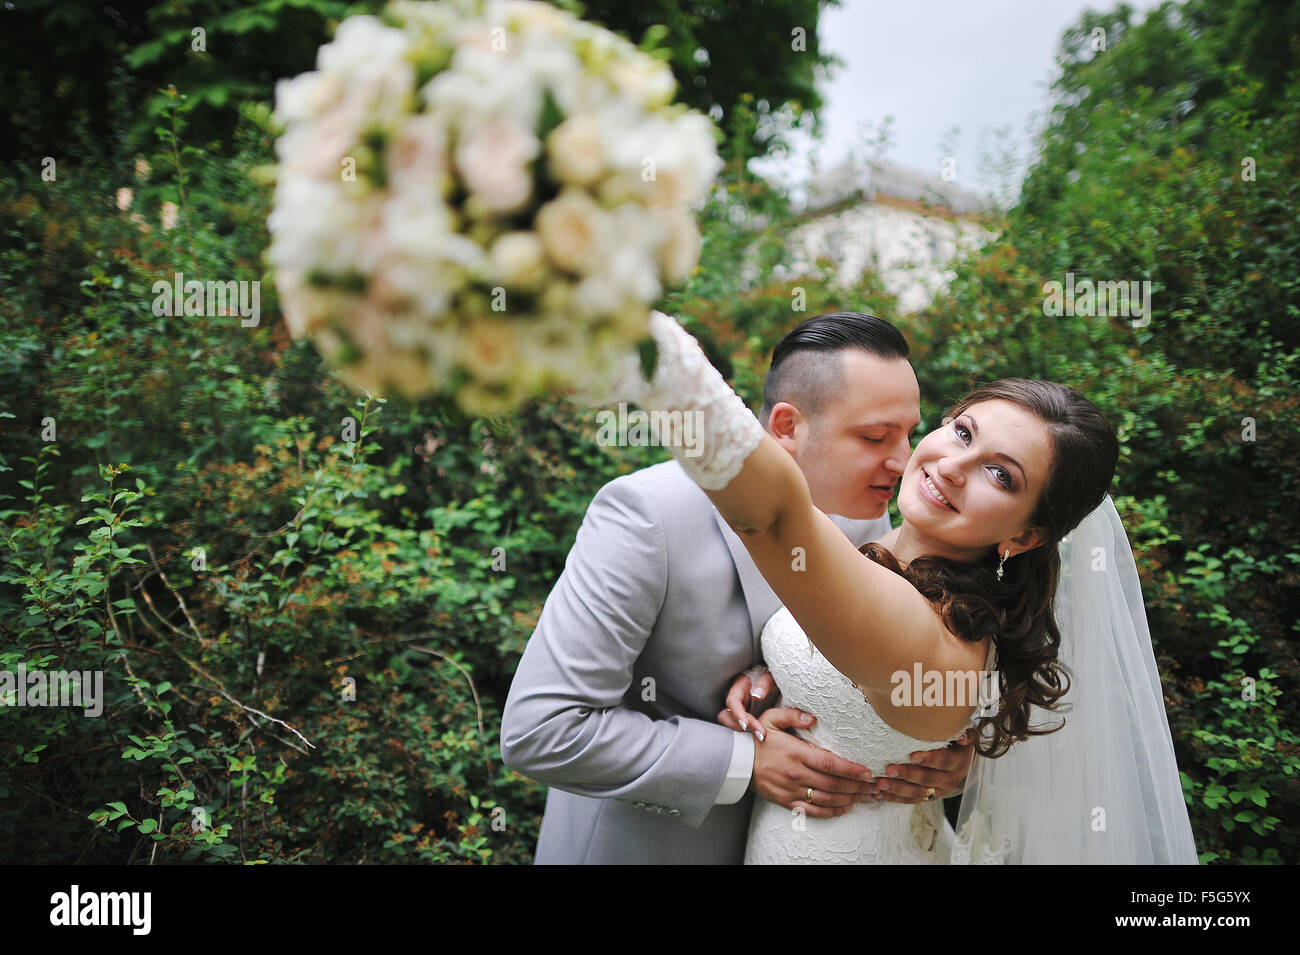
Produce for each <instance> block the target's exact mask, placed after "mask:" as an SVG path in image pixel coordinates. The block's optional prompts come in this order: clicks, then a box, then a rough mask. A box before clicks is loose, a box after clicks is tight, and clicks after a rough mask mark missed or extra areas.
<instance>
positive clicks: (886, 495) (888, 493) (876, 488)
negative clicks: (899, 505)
mask: <svg viewBox="0 0 1300 955" xmlns="http://www.w3.org/2000/svg"><path fill="white" fill-rule="evenodd" d="M867 487H868V489H869V490H870V491H871V493H872V494H874V495H876V496H877V497H878V498H880V499H881V500H882V501H888V500H889V499H890V498H891V497H893V496H894V486H893V485H892V484H891V485H889V486H888V487H885V486H884V485H881V484H869V485H867Z"/></svg>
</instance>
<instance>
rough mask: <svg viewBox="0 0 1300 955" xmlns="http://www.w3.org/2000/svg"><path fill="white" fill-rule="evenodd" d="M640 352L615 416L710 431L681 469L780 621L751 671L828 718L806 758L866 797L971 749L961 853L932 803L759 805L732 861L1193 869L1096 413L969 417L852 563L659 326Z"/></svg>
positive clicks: (797, 482)
mask: <svg viewBox="0 0 1300 955" xmlns="http://www.w3.org/2000/svg"><path fill="white" fill-rule="evenodd" d="M651 330H652V333H653V335H654V338H655V343H656V346H657V355H658V357H657V364H656V369H655V373H654V377H653V381H652V382H647V381H646V380H645V379H644V377H643V376H642V375H641V373H640V371H639V365H638V364H637V362H636V361H635V359H633V358H631V357H629V359H628V364H627V366H626V367H625V368H624V369H622V370H621V374H620V376H619V381H618V384H617V385H616V391H617V395H616V396H613V397H622V398H628V399H631V400H635V401H637V402H638V403H640V404H641V405H642V406H643V407H646V408H647V409H651V410H660V409H662V410H665V411H681V412H683V413H689V414H693V415H695V420H696V421H697V423H698V424H699V425H702V431H703V434H704V438H705V440H704V442H703V449H702V452H703V453H700V450H701V449H700V448H699V447H698V446H696V447H692V449H691V450H692V452H693V453H692V454H691V455H687V454H684V453H682V451H681V449H680V448H674V455H675V456H676V457H677V459H678V460H679V462H680V463H681V464H682V466H683V468H684V469H685V470H686V472H687V473H688V474H689V475H690V476H691V477H692V479H693V480H695V481H696V482H697V483H698V484H699V485H700V486H701V488H703V489H704V490H705V492H706V493H707V494H708V496H709V497H710V499H711V500H712V501H713V503H714V504H715V506H716V507H717V508H718V511H719V512H720V513H721V514H722V516H723V518H724V519H725V520H726V521H727V523H728V524H729V525H730V526H731V527H732V528H733V529H734V530H735V531H736V533H737V534H738V535H739V536H740V538H741V540H742V541H743V542H744V544H745V547H746V548H747V549H748V551H749V553H750V555H751V556H752V557H753V559H754V562H755V564H756V565H757V566H758V568H759V569H760V570H761V571H762V573H763V576H764V577H765V578H766V579H767V581H768V583H769V584H770V585H771V586H772V588H773V590H775V591H776V593H777V594H778V595H779V596H780V597H781V598H782V600H783V601H784V604H785V606H784V607H783V609H782V610H780V611H778V612H777V613H776V614H775V615H774V616H773V617H772V618H771V619H770V620H769V621H768V623H767V624H766V626H765V627H764V630H763V634H762V644H763V653H764V658H765V659H766V660H767V662H768V665H769V667H770V668H771V669H772V671H773V675H774V676H775V678H776V682H777V685H778V686H780V687H781V690H782V693H783V696H784V699H785V702H786V704H787V705H790V706H797V707H800V708H803V709H807V710H810V711H812V712H815V713H817V714H818V715H819V721H818V727H817V729H816V730H815V731H814V732H813V734H812V735H811V736H810V738H811V739H812V741H813V742H816V743H818V744H819V745H822V746H825V747H826V748H828V749H832V750H834V751H835V752H837V753H839V754H840V755H842V756H844V757H846V758H848V759H852V760H856V761H858V762H861V763H863V764H865V765H867V766H868V767H869V768H870V769H872V771H873V773H875V774H877V775H881V774H883V770H884V767H885V765H886V764H888V763H896V762H906V761H907V758H908V754H909V753H911V752H913V751H915V750H918V749H932V748H934V746H935V744H936V743H945V742H948V741H951V740H953V739H955V738H957V737H958V736H960V735H961V734H962V733H963V732H965V731H966V730H967V729H973V731H974V732H975V734H976V738H977V744H976V752H977V753H978V754H979V755H978V756H977V757H976V760H975V764H974V765H973V767H972V770H971V773H970V775H969V777H968V781H967V786H966V790H965V794H964V796H963V801H962V807H961V811H960V814H959V819H958V828H957V831H956V833H955V835H954V833H953V832H952V831H951V829H950V828H949V827H948V826H947V824H946V822H945V821H944V819H943V817H942V814H941V813H940V812H939V807H938V804H936V803H929V804H922V805H921V806H917V807H913V806H911V805H907V804H902V803H891V802H867V803H861V804H859V805H858V806H856V807H855V808H854V809H853V810H852V811H850V812H848V813H845V814H844V815H841V816H837V817H834V818H830V819H815V818H805V817H804V816H803V814H802V812H801V811H800V810H799V809H797V808H796V809H794V810H790V809H786V808H783V807H781V806H778V805H776V804H773V803H768V802H766V801H764V800H759V801H757V805H756V808H755V811H754V815H753V817H752V820H751V826H750V833H749V841H748V845H747V850H746V862H747V863H763V862H863V863H945V862H949V861H954V862H1022V863H1023V862H1071V863H1079V862H1134V863H1141V862H1146V863H1150V862H1178V863H1195V862H1196V854H1195V848H1194V845H1193V842H1192V836H1191V828H1190V824H1189V822H1188V817H1187V810H1186V806H1185V804H1184V801H1183V796H1182V792H1181V787H1180V784H1179V780H1178V774H1177V767H1176V764H1175V762H1174V757H1173V750H1172V743H1171V741H1170V734H1169V727H1168V722H1167V718H1166V716H1165V712H1164V706H1163V698H1162V695H1161V691H1160V682H1159V676H1158V673H1157V672H1156V668H1155V661H1154V657H1153V654H1152V652H1151V645H1150V636H1149V633H1148V632H1147V630H1146V619H1145V612H1144V610H1143V607H1142V602H1141V591H1140V588H1139V587H1138V585H1137V573H1136V568H1135V566H1134V563H1133V559H1132V555H1131V552H1130V551H1129V549H1128V545H1127V538H1126V537H1125V536H1124V532H1123V526H1122V524H1120V522H1119V519H1118V515H1117V514H1116V513H1115V510H1114V506H1113V504H1111V503H1110V499H1109V497H1107V489H1108V488H1109V486H1110V483H1111V480H1112V477H1113V475H1114V470H1115V466H1116V463H1117V459H1118V450H1119V449H1118V442H1117V439H1116V436H1115V433H1114V431H1113V429H1112V428H1111V426H1110V425H1109V423H1108V422H1107V421H1106V419H1105V417H1104V416H1103V415H1102V413H1101V412H1100V411H1099V410H1098V409H1097V408H1096V407H1095V406H1094V405H1093V404H1092V403H1091V402H1089V401H1088V400H1087V399H1085V398H1084V397H1082V396H1081V395H1079V394H1078V393H1077V392H1075V391H1073V390H1072V389H1069V388H1066V387H1064V386H1061V385H1056V384H1053V383H1050V382H1043V381H1027V380H1021V379H1012V380H1004V381H1000V382H995V383H994V384H992V385H990V386H988V387H985V388H982V389H979V390H977V391H974V392H972V393H971V394H969V395H967V396H966V397H965V398H963V399H962V400H961V401H959V402H958V403H957V404H956V405H955V406H954V407H953V408H952V410H951V411H950V413H949V416H948V418H946V419H945V424H944V425H942V426H941V427H940V428H938V429H936V430H935V431H933V432H931V433H930V434H929V435H927V436H926V437H925V438H924V439H923V440H922V441H921V442H920V443H919V444H918V446H917V448H916V450H915V451H914V453H913V454H912V457H911V460H910V462H909V463H908V465H907V469H906V471H905V473H904V475H903V478H902V481H901V484H900V491H899V501H898V506H899V510H900V512H901V513H902V515H903V519H904V520H903V523H902V524H901V525H900V526H899V527H898V528H896V529H895V530H894V531H892V532H891V533H890V534H889V535H887V536H886V537H885V538H883V539H882V540H880V541H878V542H876V543H873V544H868V545H866V546H865V547H864V548H863V552H859V551H858V550H857V549H855V548H854V546H853V545H852V544H851V543H850V542H849V541H848V540H847V539H846V538H845V537H844V535H843V534H842V533H841V532H840V531H839V530H838V528H837V527H836V526H835V525H834V524H833V523H832V522H831V521H830V519H829V518H827V517H826V515H824V514H823V513H821V512H820V511H819V510H817V508H816V507H814V506H813V504H812V500H811V497H810V495H809V491H808V486H807V483H806V481H805V479H804V477H803V474H802V472H801V471H800V470H799V468H798V466H797V465H796V464H795V463H794V461H793V460H792V459H791V457H790V456H789V454H788V453H787V452H786V451H784V450H783V449H782V448H781V446H780V445H779V444H777V443H776V441H775V440H774V439H773V438H771V437H770V436H768V435H766V434H765V432H764V431H763V430H762V428H761V426H760V425H759V423H758V421H757V420H756V419H755V417H754V416H753V414H752V413H751V412H750V411H749V409H748V408H746V407H745V405H744V403H743V402H742V401H741V400H740V398H739V397H738V396H736V395H735V393H734V392H732V391H731V389H730V388H729V386H727V384H726V382H725V381H724V380H723V379H722V377H721V376H720V375H719V374H718V373H717V372H716V371H715V370H714V369H713V367H712V366H711V365H710V364H709V363H708V361H707V360H706V359H705V357H704V355H703V353H702V352H701V351H700V350H699V347H698V345H697V344H696V342H695V340H694V339H693V338H691V336H690V335H688V334H687V333H686V332H685V331H684V330H682V329H681V327H680V326H679V325H677V324H676V323H675V322H674V321H673V320H672V319H670V318H669V317H668V316H666V315H663V314H662V313H659V312H655V313H654V314H653V317H652V321H651ZM611 400H613V398H612V397H611ZM1072 531H1074V532H1075V533H1074V534H1073V535H1071V532H1072ZM1067 535H1071V538H1070V539H1068V540H1067ZM990 675H992V676H994V679H993V680H992V681H990V680H989V679H988V677H989V676H990ZM990 685H991V686H993V687H994V688H995V692H994V693H992V694H989V693H987V692H983V689H984V688H986V687H988V686H990ZM977 687H978V688H980V690H979V691H978V695H977V691H976V690H975V688H977ZM990 696H992V697H994V698H992V699H990ZM759 745H761V744H759ZM816 796H817V794H816V792H815V791H813V790H810V791H809V792H808V793H807V801H808V802H810V803H815V801H816Z"/></svg>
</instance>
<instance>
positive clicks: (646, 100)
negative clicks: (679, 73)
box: [608, 52, 677, 109]
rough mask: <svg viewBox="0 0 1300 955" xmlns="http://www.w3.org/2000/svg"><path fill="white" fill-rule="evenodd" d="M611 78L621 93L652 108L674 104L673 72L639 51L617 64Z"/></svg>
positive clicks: (613, 66)
mask: <svg viewBox="0 0 1300 955" xmlns="http://www.w3.org/2000/svg"><path fill="white" fill-rule="evenodd" d="M608 75H609V78H610V80H611V81H613V83H614V84H615V85H616V86H617V87H618V89H619V91H620V92H622V93H624V94H625V95H627V96H630V97H631V98H632V99H633V100H634V101H635V102H637V103H640V104H642V105H644V106H647V107H649V108H651V109H654V108H656V107H659V106H665V105H667V104H668V103H670V102H672V98H673V93H675V92H676V90H677V80H675V79H674V78H673V71H672V70H671V69H669V68H668V66H667V65H665V64H664V63H661V62H660V61H659V60H656V59H654V58H653V57H651V56H648V55H646V54H644V53H640V52H638V53H634V54H632V55H631V56H627V57H625V58H623V59H620V60H617V61H616V62H614V63H613V64H612V65H611V66H610V68H609V74H608Z"/></svg>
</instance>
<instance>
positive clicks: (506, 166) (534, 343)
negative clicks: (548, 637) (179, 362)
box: [268, 0, 721, 413]
mask: <svg viewBox="0 0 1300 955" xmlns="http://www.w3.org/2000/svg"><path fill="white" fill-rule="evenodd" d="M317 66H318V69H317V70H316V71H314V72H311V73H305V74H303V75H301V76H298V77H295V78H294V79H291V80H282V81H280V83H279V84H278V86H277V88H276V117H277V119H278V120H279V121H280V122H281V123H282V124H283V125H284V128H285V131H284V133H283V135H282V136H281V137H280V139H279V141H278V143H277V147H276V148H277V153H278V155H279V159H280V162H279V168H278V179H277V185H276V193H275V206H274V209H273V211H272V213H271V216H270V220H269V223H268V224H269V227H270V231H271V235H272V243H271V249H270V258H271V262H272V265H273V266H274V268H275V274H276V285H277V288H278V290H279V293H280V299H281V303H282V307H283V311H284V315H285V319H286V322H287V323H288V327H289V331H290V334H291V335H292V336H293V337H294V338H301V337H303V336H310V337H311V338H312V340H313V341H314V342H315V343H316V345H317V347H318V348H319V349H320V351H321V353H322V354H323V355H324V356H325V358H326V360H327V361H328V362H329V363H330V364H331V365H332V366H333V367H334V368H335V369H336V370H337V373H338V374H339V376H340V377H341V378H342V379H343V380H344V381H345V382H347V383H348V384H349V385H351V386H352V387H354V388H358V389H359V388H366V389H370V390H372V391H378V392H386V391H396V392H398V393H401V394H403V395H406V396H409V397H415V396H420V395H425V394H430V393H435V392H441V393H444V394H450V395H453V396H454V397H455V398H456V400H457V401H458V403H459V404H460V405H461V406H462V407H464V408H465V409H466V410H469V411H472V412H478V413H487V412H496V411H503V410H508V409H510V408H512V407H514V406H515V405H516V404H517V403H518V402H519V401H520V400H522V399H523V398H524V397H526V396H528V395H530V394H535V393H538V392H541V391H545V390H547V389H551V388H568V387H574V386H583V387H586V386H591V385H593V384H595V385H596V386H597V387H599V383H600V382H601V381H602V380H603V376H604V375H605V373H606V371H607V370H608V369H610V368H611V367H612V366H614V365H616V364H617V363H618V361H619V360H624V361H625V360H626V356H627V355H628V353H629V351H633V352H634V351H635V349H636V346H637V345H638V344H640V343H642V342H644V341H645V340H646V339H648V337H649V335H648V327H649V326H648V322H649V313H650V308H651V306H652V304H653V303H654V302H655V301H657V300H658V299H659V297H660V296H661V295H662V293H663V289H664V286H665V285H673V284H679V283H681V282H683V281H684V280H685V278H686V277H687V276H688V275H689V274H690V272H691V271H692V270H693V269H694V267H695V265H696V263H697V261H698V258H699V251H700V235H699V231H698V229H697V227H696V224H695V220H694V217H693V215H692V214H691V208H692V206H693V205H694V204H695V203H697V202H699V201H700V200H701V199H702V198H703V197H704V196H705V194H706V193H707V191H708V189H709V187H710V185H711V183H712V181H713V178H714V176H715V175H717V172H718V170H719V168H720V166H721V161H720V160H719V158H718V156H717V152H716V144H715V134H714V130H713V126H712V124H711V123H710V122H709V120H708V119H707V118H706V117H704V116H702V115H700V114H699V113H695V112H692V111H689V110H687V109H686V108H685V107H683V106H679V105H671V104H670V101H671V99H672V96H673V93H674V91H675V89H676V83H675V81H674V79H673V76H672V73H671V71H670V70H669V68H668V66H667V65H665V64H664V63H663V62H661V61H660V60H658V59H655V58H654V57H652V56H650V55H649V54H646V53H643V52H641V51H639V50H637V49H636V48H635V47H633V46H632V45H631V44H630V43H629V42H628V41H626V40H624V39H622V38H620V37H618V36H616V35H615V34H613V33H610V32H609V31H607V30H604V29H603V28H600V27H598V26H595V25H592V24H589V23H586V22H584V21H582V20H580V19H578V18H576V17H574V16H572V15H570V14H568V13H565V12H563V11H561V10H559V9H557V8H555V7H552V6H550V5H548V4H545V3H540V2H528V0H486V2H483V0H478V2H476V0H439V2H396V3H393V4H391V5H390V6H389V7H388V8H387V9H386V10H385V12H384V14H383V16H382V17H381V18H376V17H371V16H355V17H350V18H348V19H346V20H344V21H343V22H342V23H341V24H340V25H339V28H338V31H337V33H336V34H335V37H334V40H333V42H331V43H328V44H326V45H324V46H322V47H321V49H320V51H319V55H318V59H317Z"/></svg>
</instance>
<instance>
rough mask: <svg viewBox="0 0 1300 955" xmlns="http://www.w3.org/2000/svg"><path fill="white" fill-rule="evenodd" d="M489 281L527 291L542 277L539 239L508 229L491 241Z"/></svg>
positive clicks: (543, 255)
mask: <svg viewBox="0 0 1300 955" xmlns="http://www.w3.org/2000/svg"><path fill="white" fill-rule="evenodd" d="M490 263H491V264H490V273H491V277H492V281H494V282H500V283H501V284H502V285H504V286H505V287H506V288H514V289H523V290H525V291H531V290H533V289H536V288H538V287H539V286H540V284H541V282H542V280H543V279H545V277H546V256H545V254H544V253H543V251H542V243H541V240H539V239H538V238H537V236H536V235H534V234H533V233H531V232H508V233H506V234H505V235H503V236H501V237H500V238H499V239H497V240H496V241H495V242H494V243H492V251H491V253H490Z"/></svg>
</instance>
